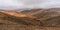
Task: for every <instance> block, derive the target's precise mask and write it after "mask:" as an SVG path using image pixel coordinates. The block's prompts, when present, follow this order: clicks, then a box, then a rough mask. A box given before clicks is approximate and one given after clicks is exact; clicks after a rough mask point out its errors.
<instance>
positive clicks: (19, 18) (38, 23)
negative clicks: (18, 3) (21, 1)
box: [0, 8, 60, 30]
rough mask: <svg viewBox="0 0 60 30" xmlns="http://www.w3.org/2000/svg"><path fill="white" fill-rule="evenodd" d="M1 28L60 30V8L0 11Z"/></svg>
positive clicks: (13, 29) (1, 29) (0, 29)
mask: <svg viewBox="0 0 60 30" xmlns="http://www.w3.org/2000/svg"><path fill="white" fill-rule="evenodd" d="M0 30H60V9H59V8H52V9H31V10H25V11H21V12H16V11H0Z"/></svg>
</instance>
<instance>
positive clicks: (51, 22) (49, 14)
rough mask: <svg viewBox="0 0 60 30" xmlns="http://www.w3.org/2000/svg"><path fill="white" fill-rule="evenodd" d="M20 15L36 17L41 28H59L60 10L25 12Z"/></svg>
mask: <svg viewBox="0 0 60 30" xmlns="http://www.w3.org/2000/svg"><path fill="white" fill-rule="evenodd" d="M22 13H25V14H29V15H32V16H35V17H37V20H40V21H41V22H42V24H43V26H60V8H51V9H38V10H37V9H36V10H28V11H27V10H26V11H22Z"/></svg>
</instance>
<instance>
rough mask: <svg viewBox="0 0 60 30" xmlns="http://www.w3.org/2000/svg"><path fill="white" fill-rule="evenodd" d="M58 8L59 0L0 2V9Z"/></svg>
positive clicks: (5, 0) (59, 5) (2, 0)
mask: <svg viewBox="0 0 60 30" xmlns="http://www.w3.org/2000/svg"><path fill="white" fill-rule="evenodd" d="M23 8H60V0H0V9H23Z"/></svg>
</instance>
